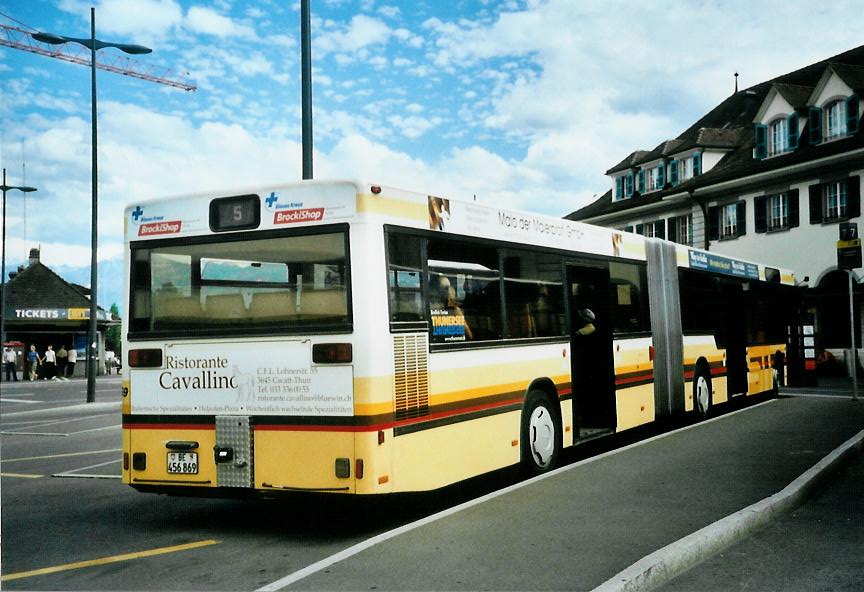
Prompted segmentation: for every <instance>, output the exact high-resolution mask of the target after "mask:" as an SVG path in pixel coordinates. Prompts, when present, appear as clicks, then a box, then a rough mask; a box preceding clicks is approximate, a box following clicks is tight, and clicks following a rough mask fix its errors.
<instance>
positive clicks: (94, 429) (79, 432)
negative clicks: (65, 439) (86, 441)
mask: <svg viewBox="0 0 864 592" xmlns="http://www.w3.org/2000/svg"><path fill="white" fill-rule="evenodd" d="M121 427H122V426H121V425H120V424H119V423H118V424H117V425H110V426H105V427H103V428H91V429H89V430H80V431H77V432H69V435H70V436H75V435H77V434H87V433H89V432H101V431H102V430H119V429H120V428H121Z"/></svg>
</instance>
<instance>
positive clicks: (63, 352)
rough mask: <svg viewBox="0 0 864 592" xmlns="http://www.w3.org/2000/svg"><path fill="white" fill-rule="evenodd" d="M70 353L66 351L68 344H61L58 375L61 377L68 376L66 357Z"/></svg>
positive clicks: (58, 352)
mask: <svg viewBox="0 0 864 592" xmlns="http://www.w3.org/2000/svg"><path fill="white" fill-rule="evenodd" d="M67 356H68V353H67V352H66V346H65V345H63V344H60V349H58V350H57V376H60V377H61V378H62V377H63V376H66V357H67Z"/></svg>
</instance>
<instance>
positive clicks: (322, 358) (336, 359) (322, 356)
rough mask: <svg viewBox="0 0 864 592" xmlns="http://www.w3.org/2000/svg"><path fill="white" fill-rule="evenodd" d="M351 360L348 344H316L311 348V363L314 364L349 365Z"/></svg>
mask: <svg viewBox="0 0 864 592" xmlns="http://www.w3.org/2000/svg"><path fill="white" fill-rule="evenodd" d="M353 359H354V351H353V348H352V347H351V344H350V343H316V344H315V345H313V346H312V361H313V362H315V363H316V364H350V363H351V361H352V360H353Z"/></svg>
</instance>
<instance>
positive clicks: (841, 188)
mask: <svg viewBox="0 0 864 592" xmlns="http://www.w3.org/2000/svg"><path fill="white" fill-rule="evenodd" d="M848 213H849V200H848V198H847V188H846V181H845V180H841V181H832V182H831V183H826V184H825V185H823V186H822V218H823V219H824V220H826V221H831V220H842V219H843V218H846V217H847V216H848Z"/></svg>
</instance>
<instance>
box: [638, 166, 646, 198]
mask: <svg viewBox="0 0 864 592" xmlns="http://www.w3.org/2000/svg"><path fill="white" fill-rule="evenodd" d="M638 183H639V188H638V191H639V193H645V171H641V170H640V171H639V181H638Z"/></svg>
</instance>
